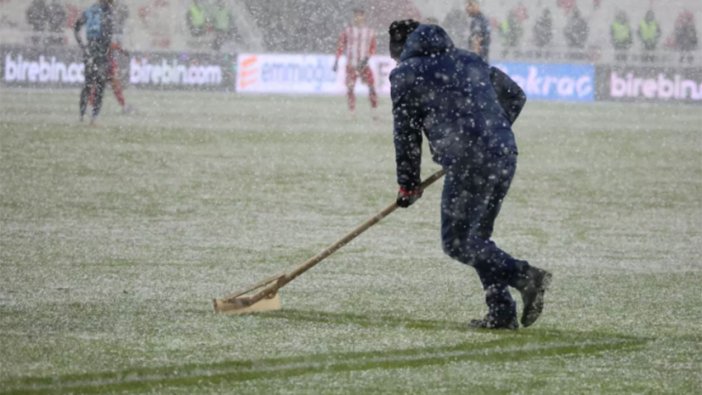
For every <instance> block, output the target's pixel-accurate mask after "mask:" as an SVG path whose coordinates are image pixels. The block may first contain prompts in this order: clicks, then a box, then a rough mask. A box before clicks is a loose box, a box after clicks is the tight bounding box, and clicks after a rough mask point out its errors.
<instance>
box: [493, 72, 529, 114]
mask: <svg viewBox="0 0 702 395" xmlns="http://www.w3.org/2000/svg"><path fill="white" fill-rule="evenodd" d="M490 81H491V82H492V86H493V87H494V88H495V92H496V93H497V99H498V100H499V101H500V106H502V108H503V109H504V110H505V113H507V118H509V122H510V124H513V123H514V121H516V120H517V117H518V116H519V114H520V113H521V112H522V108H524V104H525V103H526V100H527V97H526V94H525V93H524V91H523V90H522V88H520V87H519V85H517V83H516V82H514V80H513V79H511V78H510V77H509V76H508V75H507V74H505V73H504V72H503V71H502V70H500V69H498V68H497V67H490Z"/></svg>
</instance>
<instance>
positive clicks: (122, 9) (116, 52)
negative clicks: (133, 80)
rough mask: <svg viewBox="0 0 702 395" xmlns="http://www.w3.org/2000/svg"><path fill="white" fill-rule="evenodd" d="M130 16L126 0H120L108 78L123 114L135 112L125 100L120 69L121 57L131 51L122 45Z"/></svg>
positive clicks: (92, 96)
mask: <svg viewBox="0 0 702 395" xmlns="http://www.w3.org/2000/svg"><path fill="white" fill-rule="evenodd" d="M128 17H129V9H128V8H127V5H126V4H124V1H119V2H118V3H116V4H115V5H114V26H113V29H112V44H110V52H109V59H110V63H109V64H108V66H107V76H106V78H107V80H109V81H110V85H111V86H112V92H113V93H114V94H115V98H116V99H117V102H118V103H119V105H120V107H121V108H122V113H123V114H129V113H131V112H133V111H134V110H133V108H132V107H131V106H128V105H127V104H126V102H125V100H124V92H123V89H122V79H121V75H122V74H121V72H120V69H119V57H120V56H129V52H127V50H125V49H124V48H123V47H122V37H123V36H124V22H125V21H126V19H127V18H128ZM94 100H95V89H93V91H92V93H91V94H90V100H89V102H90V105H93V104H94Z"/></svg>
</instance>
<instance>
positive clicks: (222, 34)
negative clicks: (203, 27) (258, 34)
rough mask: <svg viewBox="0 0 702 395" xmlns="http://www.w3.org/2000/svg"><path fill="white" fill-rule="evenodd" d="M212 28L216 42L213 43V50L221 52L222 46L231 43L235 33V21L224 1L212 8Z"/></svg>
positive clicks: (218, 2)
mask: <svg viewBox="0 0 702 395" xmlns="http://www.w3.org/2000/svg"><path fill="white" fill-rule="evenodd" d="M210 20H211V21H212V28H213V30H214V35H215V36H214V40H213V41H212V49H214V50H215V51H219V50H220V49H221V48H222V45H223V44H224V43H225V42H227V41H229V40H230V39H231V38H232V36H233V32H234V19H233V18H232V13H231V11H230V10H229V7H228V6H227V4H226V2H225V1H224V0H217V1H216V3H215V5H214V7H213V8H212V15H211V17H210Z"/></svg>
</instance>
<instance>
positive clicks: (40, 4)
mask: <svg viewBox="0 0 702 395" xmlns="http://www.w3.org/2000/svg"><path fill="white" fill-rule="evenodd" d="M48 12H49V10H48V7H47V6H46V1H44V0H33V1H32V3H31V4H29V7H28V8H27V23H29V25H30V26H31V27H32V30H34V34H32V36H31V43H32V45H39V44H41V42H42V37H43V36H44V32H45V31H46V25H47V20H48Z"/></svg>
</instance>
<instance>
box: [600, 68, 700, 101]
mask: <svg viewBox="0 0 702 395" xmlns="http://www.w3.org/2000/svg"><path fill="white" fill-rule="evenodd" d="M595 74H596V75H597V81H596V97H597V100H600V101H647V102H684V103H698V104H702V68H701V67H697V68H689V67H688V68H672V67H665V68H663V67H640V66H639V67H628V66H597V67H596V72H595Z"/></svg>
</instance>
